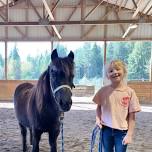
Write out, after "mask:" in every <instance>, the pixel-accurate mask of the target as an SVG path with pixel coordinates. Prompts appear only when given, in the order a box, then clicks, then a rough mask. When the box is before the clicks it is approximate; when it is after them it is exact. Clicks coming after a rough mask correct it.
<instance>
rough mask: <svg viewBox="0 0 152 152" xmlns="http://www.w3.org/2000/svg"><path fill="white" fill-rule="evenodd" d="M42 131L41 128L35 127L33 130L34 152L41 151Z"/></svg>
mask: <svg viewBox="0 0 152 152" xmlns="http://www.w3.org/2000/svg"><path fill="white" fill-rule="evenodd" d="M41 134H42V132H41V131H40V130H36V129H33V130H32V135H33V136H32V145H33V148H32V152H39V142H40V139H41Z"/></svg>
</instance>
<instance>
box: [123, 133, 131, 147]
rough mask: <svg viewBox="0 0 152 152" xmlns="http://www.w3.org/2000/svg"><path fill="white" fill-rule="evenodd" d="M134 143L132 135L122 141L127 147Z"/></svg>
mask: <svg viewBox="0 0 152 152" xmlns="http://www.w3.org/2000/svg"><path fill="white" fill-rule="evenodd" d="M130 143H132V136H131V135H126V136H125V137H124V139H123V141H122V144H123V145H127V144H130Z"/></svg>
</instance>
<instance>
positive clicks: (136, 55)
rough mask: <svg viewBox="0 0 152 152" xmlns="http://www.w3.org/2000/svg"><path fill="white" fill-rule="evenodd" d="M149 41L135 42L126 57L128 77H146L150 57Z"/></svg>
mask: <svg viewBox="0 0 152 152" xmlns="http://www.w3.org/2000/svg"><path fill="white" fill-rule="evenodd" d="M150 54H151V43H150V42H136V43H135V47H134V49H133V51H132V53H131V54H130V55H129V59H128V71H129V72H128V77H129V79H139V80H141V79H148V77H149V74H148V68H149V66H148V65H149V64H150V57H151V55H150Z"/></svg>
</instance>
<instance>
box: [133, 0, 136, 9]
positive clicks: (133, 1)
mask: <svg viewBox="0 0 152 152" xmlns="http://www.w3.org/2000/svg"><path fill="white" fill-rule="evenodd" d="M132 2H133V4H134V6H135V8H137V4H136V2H135V0H132Z"/></svg>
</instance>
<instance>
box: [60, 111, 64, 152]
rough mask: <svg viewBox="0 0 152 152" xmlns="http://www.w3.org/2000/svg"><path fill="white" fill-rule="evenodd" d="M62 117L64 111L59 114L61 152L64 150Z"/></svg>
mask: <svg viewBox="0 0 152 152" xmlns="http://www.w3.org/2000/svg"><path fill="white" fill-rule="evenodd" d="M63 119H64V112H62V113H61V115H60V122H61V147H62V148H61V152H64V135H63V133H64V132H63Z"/></svg>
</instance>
